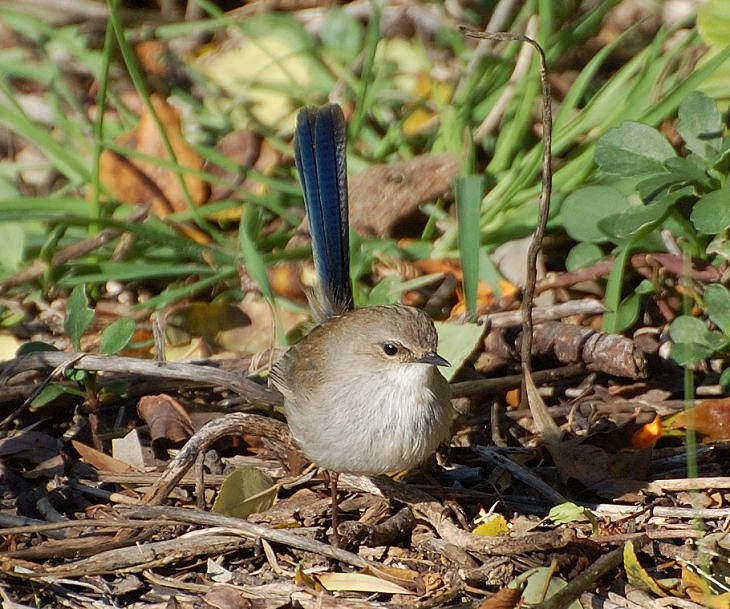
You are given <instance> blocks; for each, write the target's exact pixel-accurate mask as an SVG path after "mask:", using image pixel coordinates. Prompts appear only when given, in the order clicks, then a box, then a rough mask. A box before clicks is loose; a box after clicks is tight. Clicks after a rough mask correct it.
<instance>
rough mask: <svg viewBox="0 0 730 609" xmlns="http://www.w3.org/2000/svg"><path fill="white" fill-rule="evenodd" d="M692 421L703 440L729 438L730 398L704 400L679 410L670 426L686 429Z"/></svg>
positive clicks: (710, 440)
mask: <svg viewBox="0 0 730 609" xmlns="http://www.w3.org/2000/svg"><path fill="white" fill-rule="evenodd" d="M692 418H693V419H694V421H693V422H692V421H691V419H692ZM688 419H690V420H689V421H688ZM692 423H693V424H694V428H695V431H696V432H697V433H698V434H699V435H700V436H702V439H703V441H705V442H712V441H718V440H728V439H730V398H719V399H716V400H705V401H704V402H701V403H700V404H699V405H698V406H697V407H695V408H693V409H691V410H685V411H684V412H680V413H679V414H678V415H677V416H676V417H675V418H674V420H673V421H672V423H671V425H670V427H671V428H672V429H686V428H687V425H688V424H692Z"/></svg>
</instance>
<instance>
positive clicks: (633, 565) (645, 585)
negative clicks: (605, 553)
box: [624, 541, 666, 596]
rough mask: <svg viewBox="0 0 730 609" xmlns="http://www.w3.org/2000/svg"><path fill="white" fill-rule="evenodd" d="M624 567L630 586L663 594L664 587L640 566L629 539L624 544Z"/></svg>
mask: <svg viewBox="0 0 730 609" xmlns="http://www.w3.org/2000/svg"><path fill="white" fill-rule="evenodd" d="M624 569H625V570H626V577H627V579H628V580H629V584H631V585H632V586H635V587H636V588H640V589H642V590H648V591H649V592H652V593H653V594H656V595H657V596H665V594H666V593H665V591H664V589H663V588H662V587H661V586H660V585H659V584H658V583H657V581H656V580H655V579H654V578H653V577H652V576H651V575H649V574H648V573H647V572H646V569H644V567H642V566H641V563H640V562H639V559H638V557H637V556H636V552H635V551H634V544H633V543H631V541H627V542H626V545H625V546H624Z"/></svg>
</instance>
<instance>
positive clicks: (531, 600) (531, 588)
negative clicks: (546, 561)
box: [507, 567, 582, 609]
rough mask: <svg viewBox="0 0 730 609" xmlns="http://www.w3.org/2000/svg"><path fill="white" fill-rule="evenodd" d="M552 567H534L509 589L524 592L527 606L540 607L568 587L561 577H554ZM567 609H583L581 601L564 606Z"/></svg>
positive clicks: (522, 599) (508, 585)
mask: <svg viewBox="0 0 730 609" xmlns="http://www.w3.org/2000/svg"><path fill="white" fill-rule="evenodd" d="M553 573H554V569H551V568H550V567H533V568H532V569H528V570H527V571H525V572H524V573H521V574H520V575H519V576H518V577H516V578H515V579H513V580H512V581H511V582H510V583H509V584H507V587H508V588H517V589H521V590H522V597H521V601H522V602H523V603H525V605H527V606H532V605H535V606H537V605H539V604H540V603H542V602H543V601H545V600H547V599H549V598H550V597H551V596H553V595H554V594H557V593H558V592H559V591H560V590H562V589H563V588H565V586H567V585H568V584H567V582H566V581H565V580H564V579H562V578H561V577H558V576H555V575H553ZM562 606H564V607H565V609H581V607H582V605H581V603H580V601H577V600H575V601H573V602H572V603H570V604H569V605H562Z"/></svg>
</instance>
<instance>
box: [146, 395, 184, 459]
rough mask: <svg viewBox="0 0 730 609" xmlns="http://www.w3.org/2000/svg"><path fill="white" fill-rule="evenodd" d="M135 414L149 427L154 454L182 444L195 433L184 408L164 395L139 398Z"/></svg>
mask: <svg viewBox="0 0 730 609" xmlns="http://www.w3.org/2000/svg"><path fill="white" fill-rule="evenodd" d="M137 413H138V414H139V416H140V417H142V419H144V421H145V422H146V423H147V425H149V428H150V437H151V439H152V448H153V449H154V451H155V454H162V453H164V451H165V450H167V449H168V448H169V447H170V446H179V445H181V444H183V443H184V442H186V441H187V440H188V439H189V438H190V436H192V435H193V433H194V432H195V429H194V428H193V422H192V421H191V420H190V416H189V415H188V413H187V411H186V410H185V408H184V407H183V406H182V404H180V402H178V401H177V400H176V399H175V398H173V397H172V396H169V395H167V394H166V393H161V394H159V395H146V396H144V397H142V398H140V400H139V402H138V403H137Z"/></svg>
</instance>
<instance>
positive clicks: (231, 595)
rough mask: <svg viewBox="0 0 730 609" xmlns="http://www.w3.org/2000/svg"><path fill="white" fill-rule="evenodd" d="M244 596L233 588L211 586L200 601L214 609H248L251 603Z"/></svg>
mask: <svg viewBox="0 0 730 609" xmlns="http://www.w3.org/2000/svg"><path fill="white" fill-rule="evenodd" d="M244 594H245V592H244V591H243V590H239V589H238V588H235V587H233V586H223V585H213V586H212V587H211V588H210V589H209V590H208V592H206V593H205V596H203V598H202V600H204V601H205V602H206V603H207V604H208V605H209V606H211V607H215V608H216V609H249V608H250V607H251V601H249V600H248V599H247V598H246V597H245V596H244Z"/></svg>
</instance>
